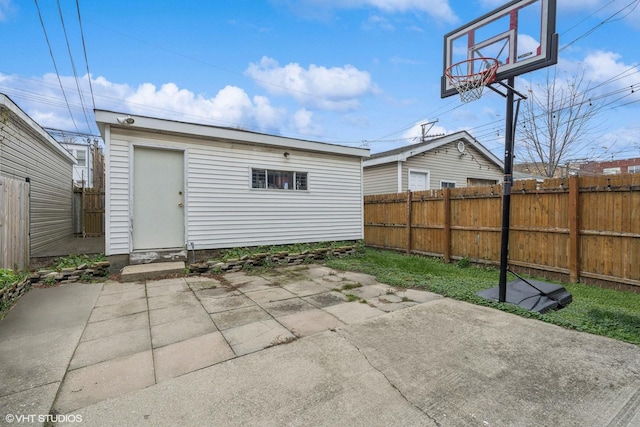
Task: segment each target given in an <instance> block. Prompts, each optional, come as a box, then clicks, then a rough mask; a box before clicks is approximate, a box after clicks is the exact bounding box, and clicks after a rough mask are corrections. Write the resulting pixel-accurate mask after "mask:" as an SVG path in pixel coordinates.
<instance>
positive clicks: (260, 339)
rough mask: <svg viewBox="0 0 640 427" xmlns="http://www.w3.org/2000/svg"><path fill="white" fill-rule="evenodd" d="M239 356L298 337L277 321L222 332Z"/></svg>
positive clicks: (262, 322) (255, 323)
mask: <svg viewBox="0 0 640 427" xmlns="http://www.w3.org/2000/svg"><path fill="white" fill-rule="evenodd" d="M222 335H224V337H225V339H226V340H227V342H228V343H229V345H230V346H231V348H232V349H233V352H234V353H235V354H236V355H237V356H242V355H244V354H248V353H253V352H256V351H258V350H262V349H264V348H267V347H273V346H274V345H279V344H283V343H286V342H289V341H291V340H295V339H296V337H295V336H293V334H291V332H289V330H287V329H286V328H284V327H283V326H282V325H281V324H279V323H278V322H276V321H275V320H263V321H260V322H253V323H249V324H247V325H243V326H238V327H235V328H230V329H227V330H225V331H222Z"/></svg>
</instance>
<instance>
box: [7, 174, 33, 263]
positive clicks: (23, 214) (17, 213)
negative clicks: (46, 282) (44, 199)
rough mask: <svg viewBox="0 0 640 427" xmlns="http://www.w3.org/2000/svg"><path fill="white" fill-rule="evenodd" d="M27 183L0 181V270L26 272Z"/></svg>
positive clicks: (27, 228)
mask: <svg viewBox="0 0 640 427" xmlns="http://www.w3.org/2000/svg"><path fill="white" fill-rule="evenodd" d="M30 246H31V242H30V240H29V183H28V182H24V181H21V180H16V179H12V178H7V177H0V268H8V269H13V270H25V269H28V268H29V259H30Z"/></svg>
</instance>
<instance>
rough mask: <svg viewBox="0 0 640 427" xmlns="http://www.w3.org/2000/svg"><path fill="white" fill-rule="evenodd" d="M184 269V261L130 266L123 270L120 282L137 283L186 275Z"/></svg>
mask: <svg viewBox="0 0 640 427" xmlns="http://www.w3.org/2000/svg"><path fill="white" fill-rule="evenodd" d="M184 269H185V264H184V262H183V261H175V262H159V263H153V264H138V265H128V266H126V267H125V268H123V269H122V273H121V274H120V280H121V281H122V282H137V281H141V280H149V279H156V278H158V277H163V276H170V275H172V274H181V273H184Z"/></svg>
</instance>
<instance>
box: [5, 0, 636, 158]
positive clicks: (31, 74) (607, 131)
mask: <svg viewBox="0 0 640 427" xmlns="http://www.w3.org/2000/svg"><path fill="white" fill-rule="evenodd" d="M77 3H78V4H79V7H80V12H81V17H82V20H81V22H82V28H83V34H84V41H85V47H86V54H87V59H88V68H89V72H90V75H91V87H92V90H93V100H92V96H91V92H90V88H89V80H88V77H87V64H86V62H85V57H84V51H83V44H82V39H81V33H80V30H79V28H80V24H79V20H78V12H77V9H76V1H75V0H38V1H37V4H38V5H39V9H40V15H41V17H42V22H44V28H45V29H46V32H47V36H48V38H49V42H50V45H51V51H52V52H53V57H54V58H55V62H56V66H57V69H58V73H59V75H60V81H61V82H62V86H63V87H64V96H66V98H67V101H68V103H69V105H70V106H69V107H67V105H66V103H65V100H64V96H63V94H62V92H61V90H60V84H59V81H58V77H57V75H56V70H55V67H54V63H53V60H52V58H51V54H50V51H49V47H48V45H47V42H46V39H45V35H44V31H43V27H42V24H41V21H40V16H39V13H38V9H37V7H36V2H34V1H27V0H20V1H18V0H0V39H1V40H2V46H3V49H2V59H1V60H0V92H2V93H5V94H7V95H8V96H10V97H11V98H12V99H13V100H14V102H16V103H17V104H18V105H19V106H20V107H21V108H22V109H23V110H25V111H26V112H27V113H28V114H29V115H30V116H31V117H32V118H33V119H35V120H36V121H37V122H38V123H40V124H41V125H42V126H45V127H50V128H55V129H62V130H68V131H79V132H89V133H94V134H97V133H98V131H97V128H96V125H95V122H94V119H93V114H92V110H93V103H94V101H95V106H96V107H97V108H99V109H108V110H114V111H119V112H129V113H133V114H142V115H148V116H154V117H163V118H169V119H176V120H182V121H190V122H201V123H208V124H214V125H220V126H228V127H239V128H243V129H248V130H253V131H257V132H263V133H271V134H278V135H284V136H289V137H295V138H302V139H310V140H318V141H326V142H332V143H337V144H344V145H350V146H361V145H363V144H365V143H366V146H367V147H368V148H370V149H371V151H372V152H378V151H382V150H387V149H392V148H396V147H399V146H402V145H406V144H410V143H415V142H416V141H417V140H416V138H417V137H418V136H419V134H420V124H421V123H424V122H427V121H433V120H438V122H437V124H436V125H435V126H434V127H433V129H432V130H431V133H438V134H439V133H451V132H455V131H458V130H462V129H466V130H469V132H470V133H471V134H472V135H474V136H475V137H476V138H477V139H478V140H479V141H480V142H481V143H483V144H484V145H485V146H486V147H487V148H489V149H490V150H492V151H493V152H494V153H495V154H496V155H497V156H498V157H499V158H502V155H503V154H502V153H503V137H504V111H505V101H504V99H503V98H501V97H500V96H499V95H497V94H494V93H492V92H490V91H488V93H487V94H486V95H485V96H484V97H483V98H482V99H481V100H479V101H476V102H474V103H470V104H462V103H461V102H460V101H459V99H458V98H457V97H451V98H446V99H441V98H440V76H441V75H442V55H443V53H442V45H443V36H444V34H446V33H447V32H449V31H451V30H453V29H455V28H457V27H459V26H460V25H462V24H464V23H466V22H469V21H471V20H473V19H475V18H477V17H479V16H481V15H483V14H484V13H487V12H488V11H490V10H493V9H495V8H496V7H498V6H500V5H502V4H504V3H505V2H503V1H496V0H216V1H213V0H212V1H204V0H202V1H196V0H192V1H156V0H140V1H130V0H128V1H121V0H109V1H94V0H92V1H88V0H78V2H77ZM638 3H639V1H638V0H613V1H612V0H580V1H576V0H558V19H557V32H558V33H559V34H560V47H561V51H560V59H559V63H558V65H557V66H556V68H557V70H556V71H557V75H558V76H561V77H562V76H564V77H563V78H565V79H566V78H567V77H568V76H571V75H575V73H576V72H578V71H579V70H582V71H584V73H585V80H586V81H587V82H588V83H589V85H590V86H591V87H592V88H595V89H592V92H591V93H592V94H593V97H594V99H596V98H597V99H600V100H602V102H603V104H604V106H603V107H602V108H601V109H600V110H601V111H600V113H599V114H598V115H597V117H596V120H595V121H596V122H597V123H596V129H595V131H594V132H593V133H592V137H591V140H590V141H589V142H588V146H589V150H587V151H585V150H583V152H582V153H580V155H585V156H586V155H587V154H588V155H589V156H592V157H593V156H596V157H599V158H602V159H605V158H606V159H609V158H612V157H615V158H623V157H640V145H639V143H638V142H639V141H640V119H639V117H640V114H638V113H639V108H640V103H638V101H640V72H639V71H640V68H638V67H640V65H639V64H640V48H638V46H639V44H638V42H637V40H638V39H639V38H640V7H637V6H638ZM58 4H59V5H60V8H61V10H62V19H61V17H60V10H59V9H58ZM62 22H64V28H65V29H66V32H67V38H68V41H69V44H68V45H67V42H66V41H65V37H64V32H63V26H62ZM69 50H70V51H71V54H72V55H71V57H72V58H73V63H72V61H71V60H70V57H69ZM74 66H75V73H74V71H73V70H74ZM74 74H75V75H77V76H78V79H77V80H76V79H75V77H74ZM545 78H546V72H545V71H536V72H533V73H530V74H527V75H525V76H522V77H521V78H518V79H517V81H516V87H517V88H518V89H519V90H522V91H523V92H526V91H527V89H528V88H535V87H536V85H538V84H539V83H541V82H543V81H544V79H545ZM633 85H635V90H634V93H631V88H632V86H633ZM78 88H79V89H80V91H79V90H78ZM79 92H80V93H82V96H81V97H80V96H79V95H78V93H79ZM81 101H82V102H81ZM83 104H84V108H83V107H82V105H83ZM69 109H70V110H71V113H70V112H69ZM71 116H73V120H72V118H71Z"/></svg>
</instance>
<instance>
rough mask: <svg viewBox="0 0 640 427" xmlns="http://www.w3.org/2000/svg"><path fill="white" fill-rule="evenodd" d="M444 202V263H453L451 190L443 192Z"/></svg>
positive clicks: (446, 189) (447, 189)
mask: <svg viewBox="0 0 640 427" xmlns="http://www.w3.org/2000/svg"><path fill="white" fill-rule="evenodd" d="M442 196H443V201H444V207H443V209H444V214H443V216H444V262H446V263H449V262H451V189H450V188H445V189H443V190H442Z"/></svg>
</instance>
